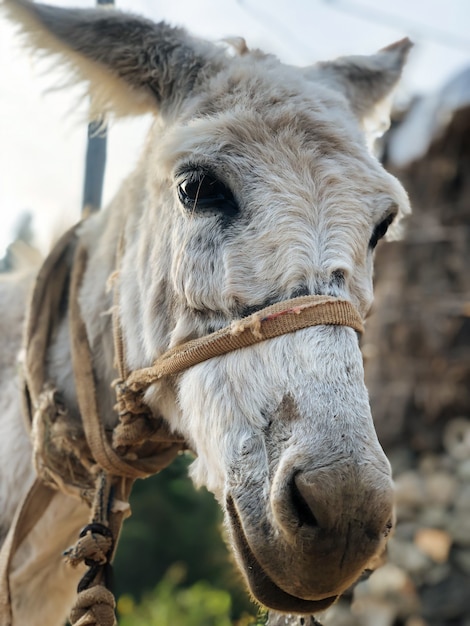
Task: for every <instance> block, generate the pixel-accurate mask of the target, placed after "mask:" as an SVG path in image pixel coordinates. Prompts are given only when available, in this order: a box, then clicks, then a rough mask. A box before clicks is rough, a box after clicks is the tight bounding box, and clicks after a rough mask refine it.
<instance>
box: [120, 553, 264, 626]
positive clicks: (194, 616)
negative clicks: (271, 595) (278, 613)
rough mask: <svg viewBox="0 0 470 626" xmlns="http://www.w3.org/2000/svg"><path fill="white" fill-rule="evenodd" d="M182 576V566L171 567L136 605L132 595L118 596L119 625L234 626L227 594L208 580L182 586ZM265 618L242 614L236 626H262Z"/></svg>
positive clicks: (183, 568)
mask: <svg viewBox="0 0 470 626" xmlns="http://www.w3.org/2000/svg"><path fill="white" fill-rule="evenodd" d="M185 575H186V571H185V567H184V566H183V565H181V564H175V565H173V566H172V567H171V568H170V569H169V570H168V572H167V573H166V575H165V576H164V578H163V579H162V580H161V581H160V582H159V583H158V585H157V586H156V588H155V589H154V591H153V592H151V593H149V592H147V593H146V594H145V595H144V597H143V599H142V602H141V603H140V604H138V605H136V604H135V603H134V600H133V599H132V597H131V596H129V595H125V596H121V598H119V601H118V605H117V609H118V615H119V624H120V626H175V625H176V626H234V625H233V622H232V620H231V598H230V594H229V593H228V592H227V591H223V590H220V589H216V588H215V587H213V586H212V585H211V584H210V583H208V582H207V581H199V582H196V583H194V584H193V585H192V586H190V587H186V588H185V587H181V586H180V585H181V583H182V582H183V581H184V578H185ZM266 619H267V613H266V612H260V614H259V616H258V618H255V617H253V616H252V615H248V614H245V615H243V616H242V617H241V618H240V619H239V620H238V621H237V622H236V624H235V626H264V625H265V624H266Z"/></svg>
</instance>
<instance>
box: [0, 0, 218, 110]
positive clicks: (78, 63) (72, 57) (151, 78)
mask: <svg viewBox="0 0 470 626" xmlns="http://www.w3.org/2000/svg"><path fill="white" fill-rule="evenodd" d="M2 8H4V10H5V11H6V13H7V15H8V16H9V17H10V18H11V19H12V20H13V21H14V22H16V23H18V24H19V25H20V27H21V30H22V32H23V34H24V35H25V39H26V43H27V45H28V46H29V47H30V48H32V49H36V50H39V51H40V52H41V53H42V54H44V55H53V56H56V57H58V60H59V64H60V65H61V66H65V69H66V70H67V73H68V75H69V76H71V79H70V80H69V81H68V83H72V82H76V81H80V82H85V83H86V84H87V85H88V92H89V95H90V98H91V109H92V110H91V116H98V115H103V114H106V113H113V114H114V115H116V116H124V115H136V114H140V113H145V112H148V111H154V112H155V111H156V110H157V109H158V108H160V109H162V108H164V107H166V106H168V107H170V106H174V105H175V104H177V103H178V102H180V101H182V100H184V98H185V97H186V96H188V95H189V93H190V92H191V90H192V89H193V87H194V85H195V83H196V82H197V79H198V75H199V73H200V71H201V69H202V68H203V67H204V68H205V70H206V71H209V66H210V65H211V64H212V63H214V64H217V62H218V60H219V58H220V53H219V52H218V51H217V48H216V47H215V46H212V45H211V44H208V43H205V42H202V41H199V40H196V39H192V38H191V37H190V36H189V35H188V34H187V33H186V32H185V31H184V30H183V29H179V28H172V27H170V26H168V25H167V24H165V23H163V22H161V23H159V24H155V23H154V22H152V21H150V20H147V19H145V18H142V17H139V16H136V15H132V14H126V13H122V12H120V11H117V10H109V9H105V8H102V9H90V10H89V9H63V8H60V7H56V6H48V5H45V4H36V3H33V2H31V1H30V0H4V1H3V5H2Z"/></svg>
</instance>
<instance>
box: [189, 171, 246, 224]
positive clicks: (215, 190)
mask: <svg viewBox="0 0 470 626" xmlns="http://www.w3.org/2000/svg"><path fill="white" fill-rule="evenodd" d="M178 197H179V199H180V202H181V204H182V205H183V206H184V207H185V209H188V211H191V212H200V213H204V214H206V215H207V214H214V215H216V214H224V215H229V216H230V215H234V214H235V213H237V211H238V206H237V203H236V200H235V198H234V197H233V194H232V192H231V191H230V189H229V188H228V187H227V186H226V185H225V184H224V183H223V182H221V181H220V180H218V179H217V178H216V177H215V176H214V175H213V174H211V173H209V172H204V171H197V170H196V171H191V172H187V173H185V174H184V175H183V176H182V180H181V182H180V183H179V184H178Z"/></svg>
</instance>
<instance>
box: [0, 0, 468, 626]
mask: <svg viewBox="0 0 470 626" xmlns="http://www.w3.org/2000/svg"><path fill="white" fill-rule="evenodd" d="M50 4H61V5H63V6H67V5H69V6H82V7H91V6H94V2H93V0H74V2H67V1H66V0H64V1H63V2H54V1H52V0H50ZM117 6H118V8H119V9H124V10H125V9H127V10H132V11H134V12H137V13H141V14H144V15H147V16H149V17H151V18H153V19H155V20H160V19H165V20H167V21H169V22H170V23H172V24H175V25H183V26H186V27H187V28H188V29H189V30H191V31H192V32H193V33H194V34H197V35H200V36H202V37H205V38H208V39H210V40H214V41H216V40H221V39H223V38H224V37H229V36H234V35H235V36H237V35H241V36H243V37H245V38H246V40H247V44H248V46H249V47H260V48H262V49H264V50H265V51H268V52H272V53H274V54H276V55H277V56H279V57H280V58H281V60H283V61H284V62H286V63H293V64H299V65H308V64H310V63H313V62H315V61H317V60H325V59H328V58H334V57H336V56H339V55H342V54H369V53H373V52H374V51H376V50H377V49H379V48H381V47H383V46H385V45H388V44H389V43H391V42H393V41H396V40H398V39H401V38H402V37H404V36H409V37H410V38H411V39H412V40H413V41H414V42H415V48H414V49H413V50H412V52H411V55H410V60H409V63H408V66H407V68H406V71H405V75H404V78H403V81H402V83H401V85H400V88H399V89H398V91H397V97H396V106H395V111H394V116H393V124H392V127H391V130H390V131H389V133H387V135H386V136H385V137H384V139H383V141H382V144H381V146H380V151H381V158H382V159H383V162H384V165H385V166H386V167H387V168H388V169H389V170H390V171H392V173H394V174H395V175H396V176H398V177H399V178H400V179H401V180H402V182H403V183H404V185H405V187H406V189H407V190H408V191H409V193H410V196H411V200H412V205H413V209H414V213H413V216H412V217H411V218H410V220H409V222H408V227H407V232H406V235H405V238H404V240H403V241H401V242H395V243H388V244H384V245H380V246H379V249H378V251H377V258H376V279H375V282H376V299H375V305H374V312H373V315H372V316H371V318H370V319H369V321H368V323H367V332H366V334H365V339H364V342H363V353H364V358H365V363H366V377H367V384H368V388H369V391H370V395H371V403H372V409H373V414H374V417H375V421H376V425H377V430H378V432H379V437H380V439H381V441H382V444H383V446H384V448H385V450H386V452H387V454H388V456H389V458H390V460H391V462H392V465H393V469H394V476H395V480H396V485H397V515H398V524H397V530H396V533H395V536H394V538H393V539H392V540H391V542H390V548H389V554H388V562H387V564H386V565H385V566H384V567H382V568H381V569H379V570H377V571H376V572H375V573H374V574H373V575H372V576H371V577H370V578H369V579H368V580H367V581H365V582H362V583H360V584H359V585H358V586H357V587H356V589H355V591H354V592H353V591H351V592H350V593H348V594H346V596H345V598H343V599H342V600H341V601H340V602H339V603H338V604H337V605H336V606H334V607H333V608H332V609H330V610H329V611H328V612H327V613H326V614H325V615H324V616H322V620H321V621H322V623H323V624H324V625H325V626H470V2H468V0H413V1H412V2H410V0H395V1H394V2H393V3H391V2H388V1H386V0H308V1H307V0H289V1H287V0H271V1H268V0H223V1H219V2H215V1H214V0H197V2H196V1H194V0H193V1H192V2H191V1H189V0H158V2H157V1H152V0H117ZM0 58H1V68H2V80H1V81H0V138H1V142H0V259H1V260H0V267H1V269H2V270H3V271H7V270H8V269H10V268H11V267H12V265H14V263H15V258H14V257H15V246H13V247H9V245H10V244H11V242H12V241H13V240H15V239H22V240H24V241H25V242H28V243H32V244H33V245H34V246H35V247H36V248H37V249H38V250H39V251H40V252H41V253H42V254H44V253H45V252H46V251H47V249H48V246H49V245H50V242H51V240H52V239H53V238H54V237H55V236H57V233H58V232H59V231H61V230H62V229H64V228H65V227H66V226H68V225H69V224H71V223H73V222H74V221H76V220H77V219H78V218H79V216H80V210H81V204H82V195H83V177H84V157H85V150H86V138H87V130H86V123H85V120H86V119H87V103H86V101H82V102H80V101H79V95H80V91H79V90H76V89H71V90H70V89H67V90H66V91H60V90H59V91H55V87H57V84H58V81H59V82H60V75H59V74H57V72H56V71H55V70H54V69H51V68H50V67H49V66H48V64H47V63H45V62H42V61H41V62H39V61H38V60H37V59H34V58H32V57H31V56H30V55H28V54H27V53H25V52H24V51H22V50H21V49H20V48H19V46H18V40H17V39H16V38H15V34H14V28H13V27H12V25H11V24H8V23H7V22H6V21H5V20H3V19H2V18H1V15H0ZM148 124H149V119H145V118H144V119H132V120H125V121H121V122H119V123H117V124H116V125H114V126H112V128H111V129H110V131H109V140H108V162H107V167H106V176H105V187H104V203H106V202H107V201H108V200H109V199H110V198H111V197H112V195H113V194H114V192H115V191H116V189H117V186H118V184H119V182H120V181H121V180H122V179H123V177H124V176H125V175H126V173H128V172H129V171H130V170H131V169H132V167H133V164H134V163H135V162H136V160H137V158H138V155H139V149H140V146H141V144H142V140H143V137H144V135H145V130H146V128H147V127H148ZM188 463H189V459H187V458H185V457H181V458H179V459H178V460H177V462H176V463H174V464H173V465H172V466H170V468H168V469H167V470H165V471H164V472H163V473H162V474H160V475H158V476H156V477H154V478H153V479H150V480H147V481H144V482H140V483H139V484H138V485H137V486H136V489H135V492H134V494H133V517H132V518H131V519H130V520H128V522H126V525H125V529H124V533H123V538H122V542H121V544H120V549H119V553H118V556H117V560H116V587H117V595H118V597H119V611H120V615H121V621H120V623H121V624H122V625H123V626H166V625H168V626H169V625H170V624H171V625H172V626H174V625H178V626H180V625H181V626H202V625H204V626H212V625H213V626H229V625H230V624H234V623H236V624H238V625H239V626H247V625H248V624H254V623H255V616H256V615H257V609H256V607H255V606H254V605H252V604H251V603H250V601H249V599H248V598H247V597H246V595H245V593H244V591H243V589H242V587H241V585H240V581H239V578H238V576H237V574H236V573H235V572H234V569H233V567H232V565H231V563H230V557H229V555H228V553H227V551H226V549H225V546H224V544H223V541H222V539H221V533H220V530H221V529H220V525H221V518H220V513H219V511H218V508H217V506H216V504H215V502H214V501H213V498H212V496H211V495H210V494H208V493H205V492H201V491H200V492H195V491H194V489H193V488H192V486H191V484H190V482H189V480H188V479H187V478H186V467H187V465H188ZM258 621H259V623H264V621H265V616H263V615H260V616H258ZM289 623H294V622H289ZM298 623H299V624H300V621H299V622H298Z"/></svg>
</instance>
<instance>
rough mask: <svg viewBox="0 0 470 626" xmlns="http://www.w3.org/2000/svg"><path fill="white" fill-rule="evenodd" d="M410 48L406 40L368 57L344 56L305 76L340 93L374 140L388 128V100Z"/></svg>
mask: <svg viewBox="0 0 470 626" xmlns="http://www.w3.org/2000/svg"><path fill="white" fill-rule="evenodd" d="M412 45H413V44H412V43H411V41H410V40H409V39H408V38H406V39H402V40H400V41H397V42H396V43H393V44H391V45H390V46H387V47H386V48H383V49H382V50H379V52H377V54H374V55H372V56H347V57H341V58H339V59H336V61H331V62H326V63H318V64H317V65H314V66H312V67H310V68H308V69H307V70H306V72H307V76H308V77H309V78H312V79H313V78H315V80H319V81H321V82H323V83H324V84H326V85H327V86H329V87H331V88H333V89H336V90H337V91H340V92H342V93H343V95H345V96H346V98H347V99H348V101H349V104H350V106H351V109H352V110H353V112H354V113H355V115H356V116H357V117H358V118H359V121H360V122H361V124H362V126H363V127H364V130H365V131H366V132H367V133H368V134H372V135H375V137H377V136H379V135H381V134H383V133H384V132H385V131H386V130H387V128H388V127H389V125H390V109H391V102H390V97H389V96H390V95H391V92H392V90H393V88H394V87H395V85H396V84H397V82H398V80H399V78H400V76H401V73H402V70H403V66H404V65H405V61H406V59H407V56H408V52H409V50H410V48H411V47H412Z"/></svg>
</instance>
